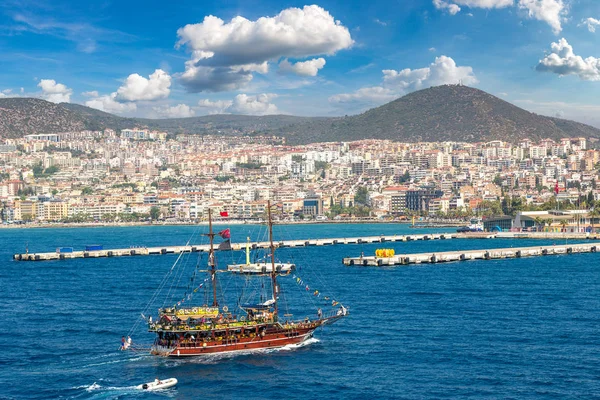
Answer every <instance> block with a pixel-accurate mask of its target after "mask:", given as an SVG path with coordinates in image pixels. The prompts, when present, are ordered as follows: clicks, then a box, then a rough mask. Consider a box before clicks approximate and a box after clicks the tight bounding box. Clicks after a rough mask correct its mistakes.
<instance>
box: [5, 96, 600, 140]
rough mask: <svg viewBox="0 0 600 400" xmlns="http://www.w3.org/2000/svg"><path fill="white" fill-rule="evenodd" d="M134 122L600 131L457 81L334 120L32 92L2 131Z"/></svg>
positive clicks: (207, 128) (9, 106) (443, 132)
mask: <svg viewBox="0 0 600 400" xmlns="http://www.w3.org/2000/svg"><path fill="white" fill-rule="evenodd" d="M136 126H137V127H148V128H150V129H157V130H162V131H166V132H169V133H197V134H215V133H226V134H253V133H261V134H267V135H277V136H285V137H286V138H287V139H288V143H290V144H304V143H311V142H325V141H351V140H358V139H367V138H374V139H391V140H396V141H405V142H417V141H465V142H478V141H490V140H504V141H508V142H517V141H519V140H521V139H524V138H529V139H532V140H539V139H544V138H552V139H560V138H562V137H578V136H584V137H588V138H589V137H593V138H600V129H597V128H594V127H591V126H589V125H585V124H581V123H578V122H574V121H568V120H564V119H559V118H551V117H544V116H541V115H538V114H535V113H531V112H529V111H526V110H523V109H521V108H519V107H516V106H514V105H512V104H510V103H508V102H506V101H504V100H501V99H499V98H497V97H495V96H492V95H490V94H488V93H486V92H483V91H481V90H478V89H474V88H470V87H466V86H456V85H445V86H437V87H433V88H429V89H424V90H420V91H418V92H413V93H411V94H408V95H406V96H404V97H401V98H399V99H397V100H394V101H392V102H390V103H387V104H385V105H383V106H380V107H377V108H373V109H371V110H368V111H366V112H364V113H362V114H359V115H354V116H347V117H336V118H323V117H313V118H310V117H295V116H290V115H268V116H261V117H258V116H248V115H207V116H203V117H192V118H172V119H143V118H124V117H119V116H116V115H112V114H109V113H106V112H102V111H98V110H95V109H92V108H89V107H85V106H82V105H79V104H66V103H63V104H54V103H49V102H47V101H44V100H40V99H27V98H9V99H0V136H2V137H20V136H23V135H26V134H30V133H55V132H65V131H71V130H81V129H94V130H97V129H104V128H111V129H123V128H131V127H136Z"/></svg>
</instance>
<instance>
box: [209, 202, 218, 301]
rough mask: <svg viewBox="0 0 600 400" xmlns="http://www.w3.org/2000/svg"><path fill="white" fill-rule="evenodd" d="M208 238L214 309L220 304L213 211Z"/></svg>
mask: <svg viewBox="0 0 600 400" xmlns="http://www.w3.org/2000/svg"><path fill="white" fill-rule="evenodd" d="M208 238H209V240H210V250H209V252H208V263H209V265H210V278H211V282H212V288H213V304H212V305H213V307H218V306H219V303H218V302H217V271H216V266H215V248H214V238H215V234H214V233H213V228H212V210H211V209H210V208H209V209H208Z"/></svg>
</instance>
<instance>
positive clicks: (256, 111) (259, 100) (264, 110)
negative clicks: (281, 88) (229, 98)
mask: <svg viewBox="0 0 600 400" xmlns="http://www.w3.org/2000/svg"><path fill="white" fill-rule="evenodd" d="M275 97H277V95H275V94H271V93H263V94H258V95H256V96H247V95H245V94H238V95H237V96H235V97H234V98H233V103H232V104H231V106H230V107H229V108H228V111H229V112H231V113H232V114H249V115H268V114H277V113H278V110H277V106H276V105H275V104H273V103H271V100H272V99H274V98H275Z"/></svg>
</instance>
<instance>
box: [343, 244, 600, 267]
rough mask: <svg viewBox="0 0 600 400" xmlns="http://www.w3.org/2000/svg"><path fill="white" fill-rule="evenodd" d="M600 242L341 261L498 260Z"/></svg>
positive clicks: (587, 248)
mask: <svg viewBox="0 0 600 400" xmlns="http://www.w3.org/2000/svg"><path fill="white" fill-rule="evenodd" d="M599 250H600V243H585V244H563V245H554V246H533V247H514V248H513V247H509V248H502V249H490V250H455V251H444V252H431V253H417V254H397V255H394V256H392V257H387V258H385V257H346V258H344V259H343V263H344V265H348V266H351V265H361V266H379V267H384V266H392V265H409V264H424V263H430V264H436V263H444V262H454V261H468V260H498V259H503V258H522V257H536V256H550V255H559V254H575V253H596V252H597V251H599Z"/></svg>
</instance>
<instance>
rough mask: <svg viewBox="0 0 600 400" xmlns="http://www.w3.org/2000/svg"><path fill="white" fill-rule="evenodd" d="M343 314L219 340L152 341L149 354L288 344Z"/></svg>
mask: <svg viewBox="0 0 600 400" xmlns="http://www.w3.org/2000/svg"><path fill="white" fill-rule="evenodd" d="M345 315H347V313H346V312H344V313H343V314H340V315H337V316H334V317H329V318H324V319H321V320H318V321H315V322H312V323H308V324H304V326H295V327H290V328H286V329H278V330H277V331H275V332H273V331H271V332H269V331H265V332H264V334H263V335H252V336H246V337H241V338H239V337H238V338H229V339H227V338H223V339H221V340H214V339H213V340H208V341H206V342H204V341H200V340H198V341H193V342H189V341H188V342H180V343H177V344H175V345H173V346H170V347H168V346H161V345H158V344H157V343H155V344H154V345H153V346H152V347H151V350H150V354H152V355H155V356H163V357H190V356H204V355H215V354H223V353H234V352H245V351H252V350H268V349H277V348H281V347H285V346H289V345H296V344H301V343H303V342H305V341H307V340H308V339H310V338H312V337H313V335H314V332H315V331H316V330H317V329H318V328H319V327H322V326H324V325H329V324H332V323H334V322H336V321H337V320H339V319H340V318H341V317H343V316H345Z"/></svg>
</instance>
